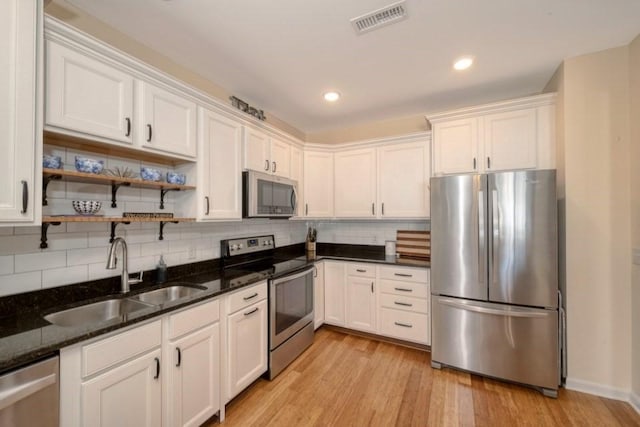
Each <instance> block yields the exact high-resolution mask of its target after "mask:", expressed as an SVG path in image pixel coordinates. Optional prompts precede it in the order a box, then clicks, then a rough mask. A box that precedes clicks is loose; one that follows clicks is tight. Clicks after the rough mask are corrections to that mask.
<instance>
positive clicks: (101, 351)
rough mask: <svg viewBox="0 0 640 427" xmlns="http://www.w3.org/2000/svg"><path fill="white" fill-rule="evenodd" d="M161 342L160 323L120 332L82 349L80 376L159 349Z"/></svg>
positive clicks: (156, 322) (91, 373)
mask: <svg viewBox="0 0 640 427" xmlns="http://www.w3.org/2000/svg"><path fill="white" fill-rule="evenodd" d="M161 342H162V326H161V321H160V320H157V321H155V322H153V323H149V324H148V325H144V326H140V327H138V328H135V329H132V330H130V331H127V332H122V333H120V334H118V335H115V336H113V337H110V338H106V339H104V340H101V341H98V342H95V343H93V344H88V345H85V346H84V347H82V376H83V377H86V376H89V375H93V374H95V373H96V372H98V371H101V370H103V369H105V368H108V367H110V366H114V365H116V364H118V363H120V362H123V361H125V360H127V359H130V358H131V357H133V356H136V355H138V354H142V353H144V352H146V351H148V350H151V349H152V348H155V347H159V346H160V344H161Z"/></svg>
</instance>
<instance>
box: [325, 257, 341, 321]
mask: <svg viewBox="0 0 640 427" xmlns="http://www.w3.org/2000/svg"><path fill="white" fill-rule="evenodd" d="M345 279H346V278H345V264H344V263H342V262H333V261H325V262H324V322H325V323H327V324H330V325H336V326H345V325H346V321H345V305H346V301H345V299H346V298H345V297H346V284H345Z"/></svg>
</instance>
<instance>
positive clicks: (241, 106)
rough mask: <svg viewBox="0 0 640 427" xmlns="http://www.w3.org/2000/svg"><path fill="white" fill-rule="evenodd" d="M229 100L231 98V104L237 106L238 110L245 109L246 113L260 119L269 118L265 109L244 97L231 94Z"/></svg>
mask: <svg viewBox="0 0 640 427" xmlns="http://www.w3.org/2000/svg"><path fill="white" fill-rule="evenodd" d="M229 100H231V105H233V106H234V107H236V108H237V109H238V110H240V111H244V112H245V113H247V114H250V115H252V116H253V117H255V118H256V119H258V120H267V116H265V115H264V111H262V110H258V109H257V108H255V107H252V106H251V105H249V104H247V103H246V102H244V101H243V100H242V99H240V98H236V97H235V96H230V97H229Z"/></svg>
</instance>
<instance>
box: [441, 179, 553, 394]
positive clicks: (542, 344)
mask: <svg viewBox="0 0 640 427" xmlns="http://www.w3.org/2000/svg"><path fill="white" fill-rule="evenodd" d="M557 251H558V249H557V204H556V179H555V171H554V170H535V171H514V172H501V173H491V174H482V175H457V176H447V177H436V178H432V179H431V252H432V254H431V294H432V298H431V308H432V342H431V358H432V362H431V363H432V366H433V367H435V368H440V367H441V366H442V365H446V366H450V367H454V368H459V369H463V370H466V371H470V372H475V373H478V374H482V375H485V376H490V377H495V378H500V379H505V380H509V381H514V382H518V383H523V384H528V385H532V386H535V387H538V388H540V389H541V391H542V392H543V393H544V394H545V395H548V396H553V397H555V396H557V389H558V384H559V383H560V361H559V347H560V342H559V340H560V336H559V329H558V324H559V316H558V299H559V294H558V256H557Z"/></svg>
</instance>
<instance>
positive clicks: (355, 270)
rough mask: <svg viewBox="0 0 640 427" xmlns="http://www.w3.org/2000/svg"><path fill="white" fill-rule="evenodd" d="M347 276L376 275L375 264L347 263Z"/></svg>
mask: <svg viewBox="0 0 640 427" xmlns="http://www.w3.org/2000/svg"><path fill="white" fill-rule="evenodd" d="M347 276H360V277H376V266H375V264H353V263H348V264H347Z"/></svg>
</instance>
